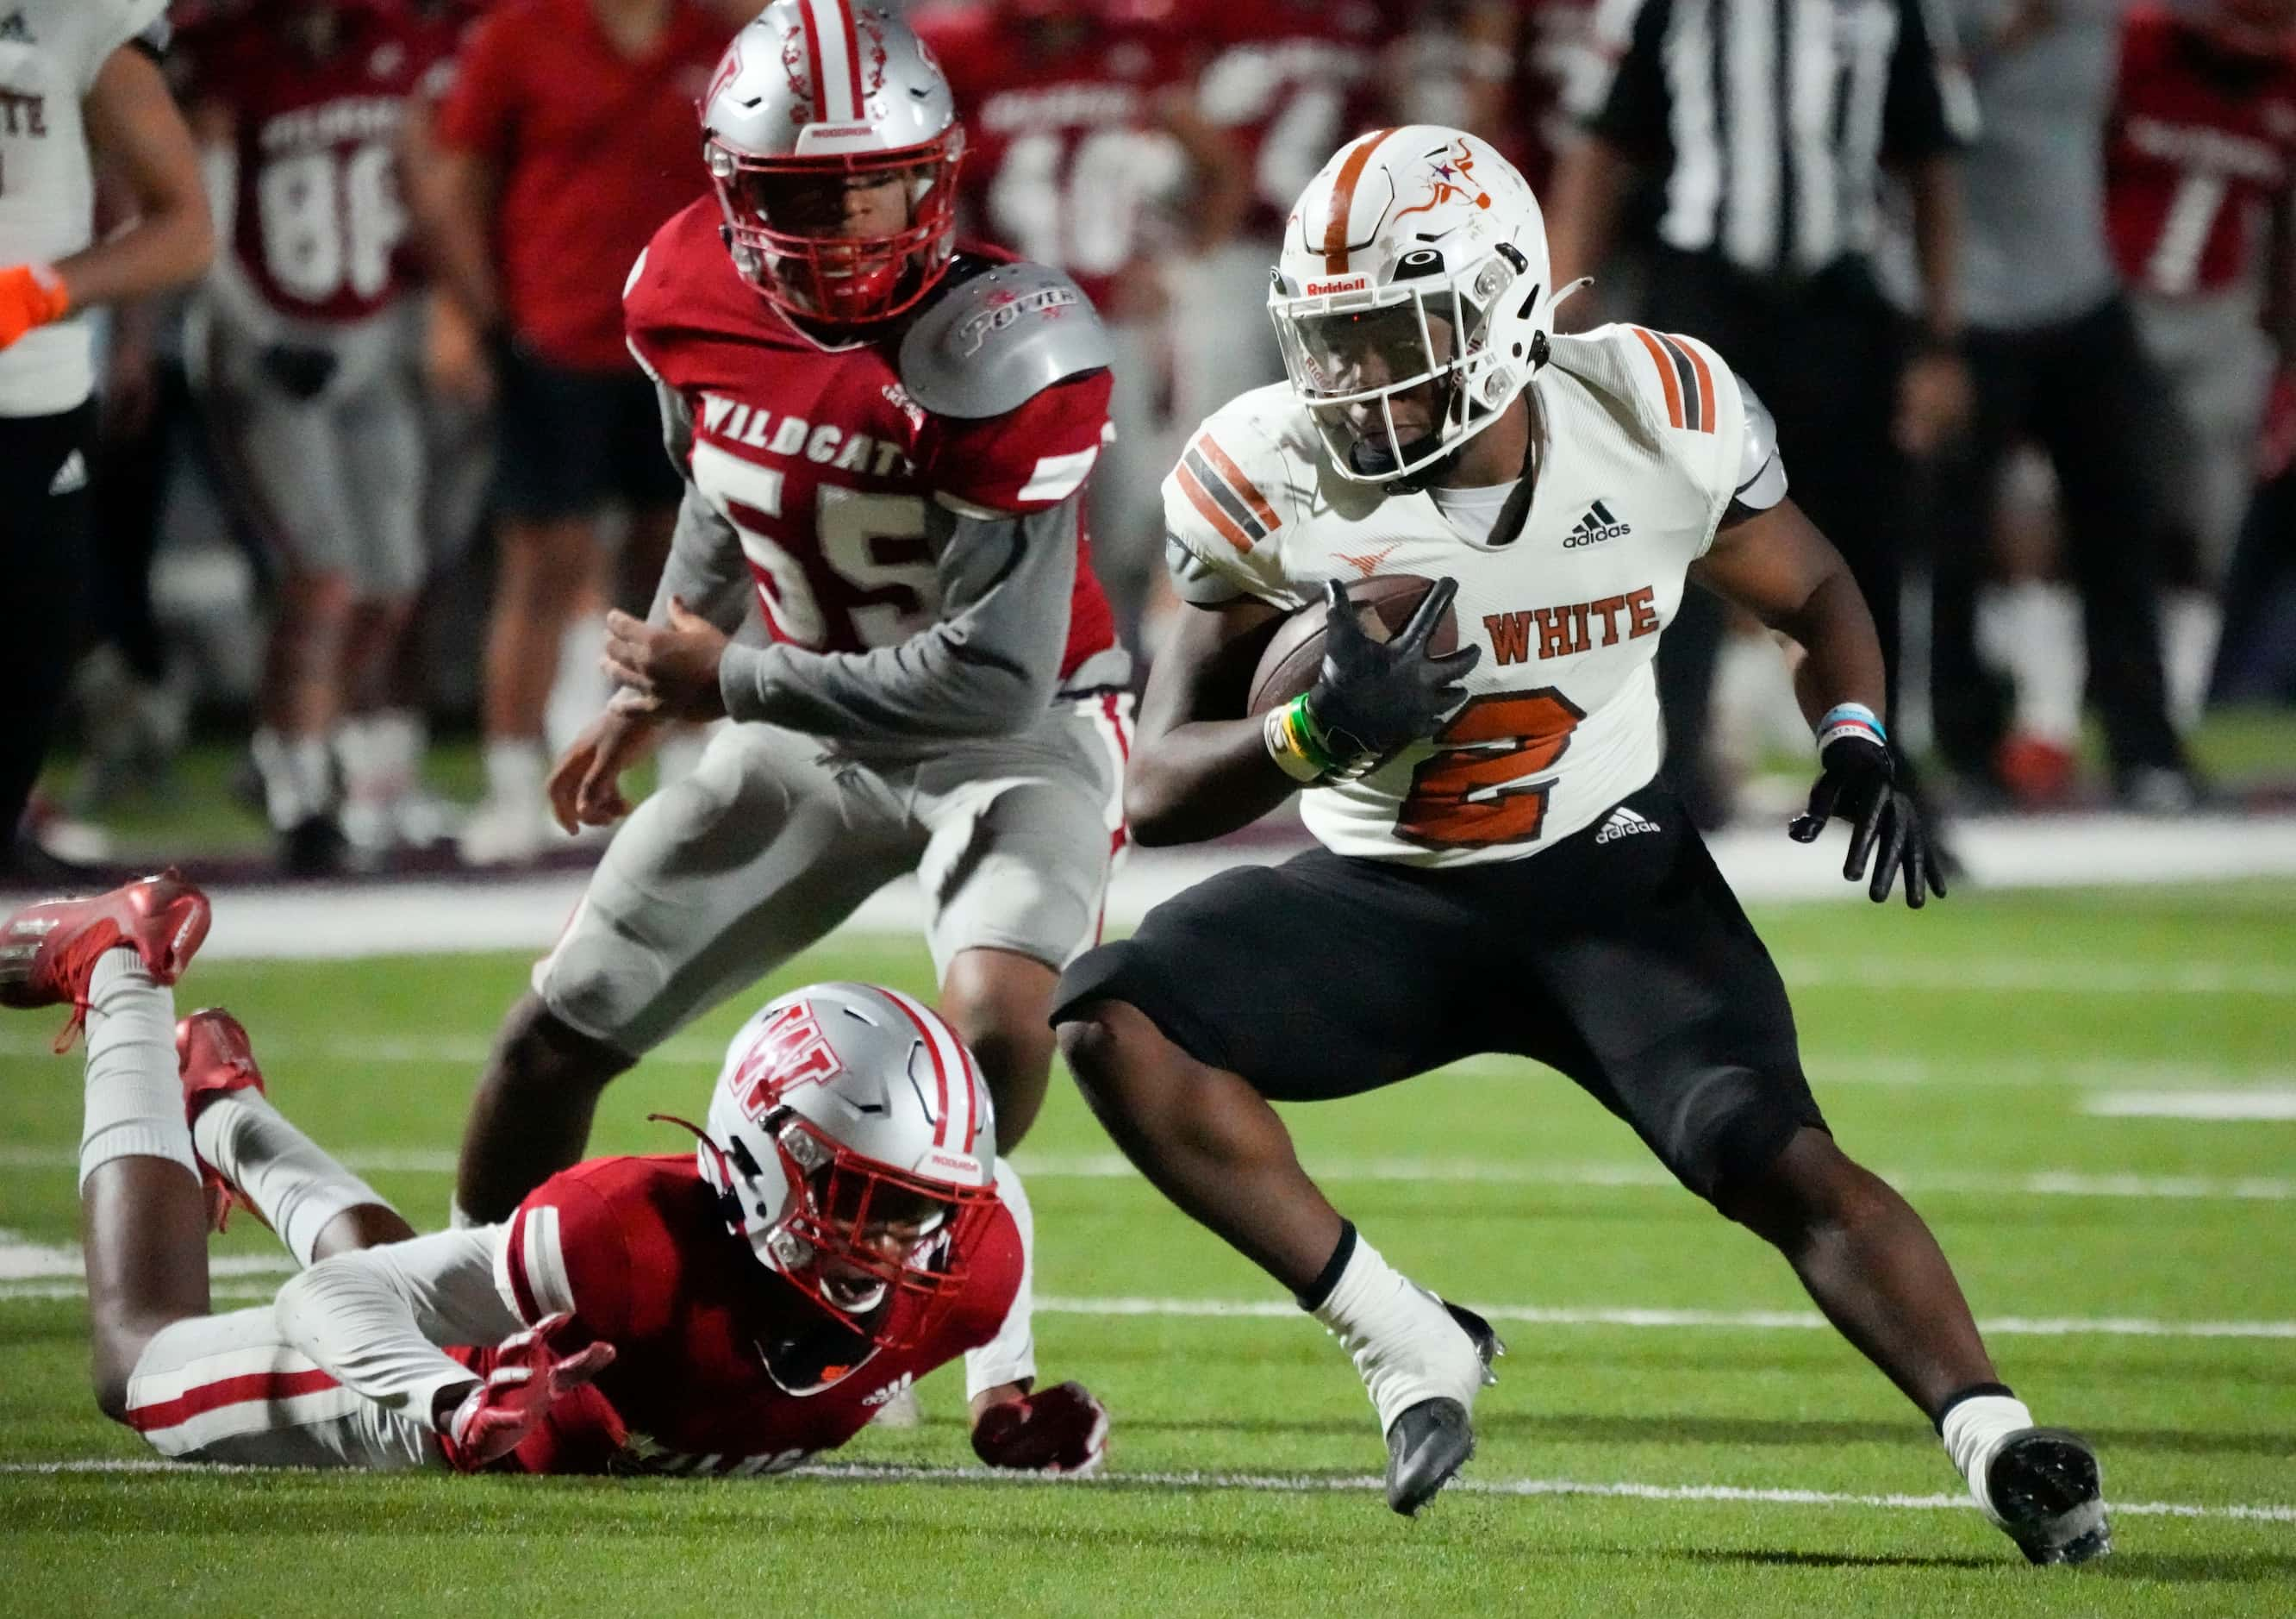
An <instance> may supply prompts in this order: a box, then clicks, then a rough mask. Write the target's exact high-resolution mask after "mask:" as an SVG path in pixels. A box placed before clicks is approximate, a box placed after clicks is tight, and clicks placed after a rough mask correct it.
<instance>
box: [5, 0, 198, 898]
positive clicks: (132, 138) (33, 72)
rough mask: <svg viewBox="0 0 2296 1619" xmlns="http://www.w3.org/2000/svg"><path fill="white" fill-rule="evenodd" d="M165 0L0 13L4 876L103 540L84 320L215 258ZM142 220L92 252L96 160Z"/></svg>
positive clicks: (24, 7)
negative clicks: (176, 89)
mask: <svg viewBox="0 0 2296 1619" xmlns="http://www.w3.org/2000/svg"><path fill="white" fill-rule="evenodd" d="M166 10H167V6H166V4H164V0H19V3H15V4H10V5H8V6H7V7H5V8H4V9H0V576H4V577H5V578H6V579H7V580H8V590H9V599H10V600H11V601H13V602H18V603H21V604H24V605H26V606H28V607H30V608H32V609H33V611H30V612H19V613H16V614H14V615H12V616H13V620H14V621H13V622H12V624H11V626H10V633H9V634H8V635H7V637H4V639H0V690H5V691H6V692H7V693H8V694H9V696H10V699H11V713H10V718H9V722H8V724H7V725H6V726H5V727H0V879H5V878H6V877H7V876H9V875H15V868H16V867H18V866H19V865H20V864H21V865H22V866H23V867H25V869H24V870H23V871H22V873H21V875H27V876H29V875H35V873H36V871H37V857H36V855H35V852H34V851H31V850H29V847H27V848H24V849H21V850H20V849H19V848H18V847H17V844H16V823H17V820H18V818H20V817H21V815H22V813H23V809H24V803H25V801H26V799H28V798H29V796H30V794H31V791H32V783H33V781H34V780H35V779H36V778H37V777H38V775H39V773H40V760H41V756H42V754H43V753H44V752H45V749H46V746H47V740H48V733H49V729H50V727H51V726H52V725H53V722H54V719H55V715H56V713H57V711H58V710H59V709H60V708H61V706H62V699H63V693H64V686H65V683H66V681H67V679H68V678H70V673H71V660H72V658H73V656H74V655H75V654H76V653H78V651H79V645H78V640H79V635H80V629H81V622H82V620H83V618H84V616H85V614H86V602H87V597H88V594H89V589H90V585H91V580H90V579H89V571H90V568H91V565H92V564H91V557H92V555H93V552H94V546H93V545H92V543H91V541H90V538H89V533H88V529H89V523H90V522H91V520H92V509H91V505H90V501H89V495H88V476H87V461H88V457H89V456H91V455H92V454H93V453H94V422H95V407H94V404H93V403H92V402H91V400H90V397H89V396H90V395H91V393H92V392H93V391H94V387H95V363H94V336H93V332H92V328H91V326H90V324H89V322H88V320H87V319H86V311H87V310H89V309H92V308H97V307H99V306H101V305H105V304H116V303H123V302H126V301H127V300H132V299H138V298H145V297H149V296H150V295H151V294H152V293H154V292H165V291H167V290H168V289H169V288H171V287H178V286H182V285H183V284H185V283H186V282H189V281H192V280H194V279H196V278H197V277H198V275H200V273H201V271H202V270H204V269H205V268H206V267H207V265H208V260H209V258H210V257H211V256H212V255H213V253H214V251H215V233H214V228H213V226H212V224H211V223H210V221H209V215H208V208H207V199H206V196H205V194H204V193H202V192H201V189H200V167H199V152H198V149H197V148H196V147H194V146H193V144H192V136H191V131H190V130H188V129H186V128H185V127H184V119H183V115H182V114H181V113H179V112H178V111H176V103H175V102H174V101H173V100H172V99H170V98H169V96H168V83H167V80H166V79H165V78H163V77H162V76H161V74H160V66H159V62H158V61H157V57H158V54H159V52H160V48H161V47H162V46H163V45H164V44H165V43H166V39H167V22H166V21H165V17H164V13H165V12H166ZM98 154H101V156H102V159H103V160H104V163H105V167H106V169H107V171H108V172H110V173H111V174H112V175H114V176H116V177H117V182H118V185H119V192H120V193H121V195H122V197H123V199H124V200H125V201H127V202H128V203H130V204H132V206H133V210H134V213H135V221H134V223H132V224H130V225H128V226H127V227H126V228H125V229H123V230H119V231H117V232H115V233H112V234H110V235H109V236H107V237H105V238H104V239H102V240H98V239H97V236H96V231H95V164H94V158H95V156H96V155H98Z"/></svg>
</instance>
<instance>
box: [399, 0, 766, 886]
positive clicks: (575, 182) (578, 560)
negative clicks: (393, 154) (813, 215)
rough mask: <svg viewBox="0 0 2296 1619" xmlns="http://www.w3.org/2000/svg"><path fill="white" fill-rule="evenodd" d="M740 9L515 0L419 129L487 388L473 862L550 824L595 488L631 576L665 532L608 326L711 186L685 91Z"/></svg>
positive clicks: (597, 598)
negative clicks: (481, 686) (492, 592)
mask: <svg viewBox="0 0 2296 1619" xmlns="http://www.w3.org/2000/svg"><path fill="white" fill-rule="evenodd" d="M750 9H752V8H750V7H749V6H746V5H734V4H728V0H715V3H714V4H709V5H704V4H699V3H697V0H507V3H506V4H501V5H499V6H496V8H495V9H494V10H492V11H491V12H489V13H488V15H487V16H486V18H485V19H484V20H483V21H481V22H480V24H479V25H478V27H477V29H475V30H473V32H472V33H471V37H470V39H469V41H468V44H467V45H466V46H465V48H464V49H463V53H462V58H461V61H460V63H459V65H458V67H457V69H456V73H455V83H454V86H453V87H452V88H451V89H450V90H449V91H448V92H447V99H446V102H445V103H444V104H443V105H442V106H441V107H440V109H439V115H438V118H437V120H436V124H435V127H434V128H433V129H432V131H431V135H432V137H433V139H434V140H435V143H436V145H437V148H438V152H439V160H438V161H437V162H436V163H435V164H433V165H432V166H431V168H430V173H429V174H428V175H426V176H425V177H423V179H422V182H421V183H419V184H418V185H416V187H415V189H414V194H413V197H412V199H411V200H412V201H414V206H415V209H416V210H417V212H418V213H419V214H420V215H422V218H423V223H424V224H425V226H427V228H428V230H429V232H430V238H431V248H432V251H433V254H434V257H435V259H436V260H437V271H438V274H439V279H440V281H441V283H442V284H443V285H444V287H445V289H446V290H447V292H448V294H449V295H450V296H451V297H452V298H454V299H455V300H456V301H457V302H458V303H460V304H461V306H462V308H463V314H464V315H465V316H467V318H468V319H469V321H470V323H471V325H473V326H475V327H476V328H477V329H478V330H479V331H480V332H482V333H486V334H487V337H488V344H487V354H488V357H489V363H490V365H491V366H492V369H493V375H492V377H491V378H490V379H489V381H490V383H491V388H492V391H493V393H494V397H495V399H496V421H497V426H496V435H497V441H496V453H497V458H498V468H497V473H496V491H495V501H496V514H497V515H498V517H499V519H500V522H499V524H498V535H497V539H498V544H499V546H500V548H501V563H500V570H499V573H498V576H497V584H496V601H495V608H494V618H493V621H492V623H491V625H490V626H489V628H488V636H487V649H486V703H485V727H486V736H487V791H488V801H487V804H486V805H485V807H484V808H483V809H481V810H480V813H479V814H478V816H477V817H475V818H473V820H472V822H471V826H469V828H467V829H466V831H465V834H464V837H463V854H464V858H465V859H471V860H472V861H474V862H477V863H495V862H500V861H505V860H518V859H528V858H530V857H531V856H532V855H533V854H535V853H536V852H537V851H539V849H540V848H541V846H542V843H543V840H544V838H545V836H546V835H547V828H548V826H549V824H550V818H549V809H548V806H547V803H546V801H545V798H544V795H543V779H544V776H545V771H546V770H547V768H548V755H547V753H546V752H545V743H544V736H543V728H544V714H545V708H546V707H547V705H548V702H549V696H550V687H551V684H552V681H553V677H554V676H555V674H556V672H557V670H558V667H559V662H560V659H559V651H560V647H561V645H562V641H563V639H564V637H565V634H566V630H567V628H568V626H569V624H570V622H572V621H573V619H574V615H575V614H576V612H578V610H581V609H585V608H587V609H589V610H591V611H596V610H597V609H599V608H600V607H601V606H602V605H603V595H604V592H603V563H602V560H601V542H600V530H599V516H600V514H601V512H602V510H603V508H604V507H605V506H607V505H609V504H612V503H619V504H621V505H625V506H626V507H627V510H628V513H629V519H630V528H629V533H628V538H627V540H626V542H625V546H624V555H626V556H627V558H628V559H629V562H630V570H631V573H632V576H633V577H636V576H637V575H638V574H639V573H641V572H643V573H644V581H645V583H646V584H647V585H648V586H650V585H651V582H652V578H653V573H652V571H648V570H649V566H650V564H658V563H660V559H661V557H662V556H663V555H665V554H666V552H667V549H668V538H669V530H670V527H671V525H672V523H673V522H674V521H675V518H676V505H677V493H678V484H677V480H676V475H675V473H673V472H672V471H671V469H670V466H669V464H668V460H667V459H666V458H665V457H664V456H663V455H662V453H661V447H660V435H659V432H658V431H657V429H656V426H655V411H654V399H653V390H652V386H651V385H650V384H649V383H648V382H646V380H645V378H644V374H642V373H640V372H639V370H638V369H637V367H636V366H635V364H634V363H633V362H632V360H631V358H630V357H629V353H628V351H627V349H625V348H624V347H623V345H622V312H621V290H622V283H623V281H624V280H625V279H626V278H627V275H628V274H629V269H630V266H631V265H632V264H633V263H634V262H635V260H636V259H637V256H638V253H639V251H641V250H643V249H644V246H645V244H646V242H647V241H648V240H649V239H650V238H651V237H652V234H653V232H654V229H655V227H656V226H659V225H660V223H661V222H662V220H663V219H665V218H668V216H669V215H671V214H673V213H675V212H676V211H677V210H679V209H681V208H683V207H684V206H685V204H686V203H688V202H690V201H693V198H694V197H695V196H696V195H698V194H700V193H701V192H702V191H703V190H705V189H706V188H707V185H708V183H709V181H708V176H707V174H706V173H705V171H704V170H703V168H702V165H701V149H700V146H699V145H698V144H697V143H696V142H695V140H694V136H693V104H694V102H695V100H696V99H697V98H698V97H699V96H700V95H701V93H702V91H703V90H704V89H705V88H706V87H707V86H708V84H709V74H710V71H711V70H712V69H713V68H714V67H715V66H716V65H717V58H718V55H719V54H720V53H722V52H723V51H724V50H725V48H726V43H727V41H728V40H730V39H731V38H732V37H733V34H734V28H735V27H736V26H737V24H738V22H739V21H742V20H743V19H744V18H746V16H747V14H748V12H749V11H750ZM734 12H741V16H739V17H737V16H734V14H733V13H734ZM585 662H587V659H585ZM587 707H588V708H590V709H594V707H595V704H594V703H592V704H589V705H587Z"/></svg>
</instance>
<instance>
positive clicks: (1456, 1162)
mask: <svg viewBox="0 0 2296 1619" xmlns="http://www.w3.org/2000/svg"><path fill="white" fill-rule="evenodd" d="M2188 1116H2194V1117H2200V1116H2220V1115H2198V1114H2195V1115H2188ZM2245 1116H2250V1117H2265V1116H2267V1115H2264V1114H2251V1115H2245ZM2271 1116H2277V1115H2271ZM78 1161H79V1160H78V1155H76V1154H74V1152H73V1151H72V1149H71V1148H70V1147H68V1146H0V1171H7V1170H64V1169H70V1168H72V1167H73V1166H74V1165H75V1164H77V1163H78ZM341 1163H342V1164H343V1167H344V1168H346V1169H348V1170H349V1171H352V1172H353V1173H354V1174H360V1175H377V1174H386V1175H387V1174H417V1175H451V1174H453V1173H454V1172H455V1149H454V1148H453V1147H443V1146H442V1147H388V1146H376V1147H352V1148H350V1149H349V1150H348V1151H347V1152H345V1153H344V1154H343V1155H342V1157H341ZM1014 1165H1015V1167H1016V1168H1018V1169H1020V1170H1021V1171H1022V1172H1024V1173H1025V1174H1026V1175H1027V1176H1028V1177H1029V1179H1032V1180H1136V1179H1139V1173H1140V1172H1139V1171H1137V1170H1136V1169H1135V1168H1133V1166H1132V1165H1131V1163H1129V1162H1128V1161H1127V1160H1126V1159H1125V1158H1124V1157H1122V1156H1121V1155H1119V1154H1116V1153H1072V1154H1059V1153H1051V1154H1042V1155H1038V1154H1031V1153H1023V1154H1022V1155H1021V1156H1020V1157H1019V1158H1017V1159H1015V1160H1014ZM1308 1170H1309V1171H1311V1172H1312V1173H1314V1174H1315V1175H1316V1177H1317V1178H1318V1179H1323V1180H1333V1181H1367V1182H1373V1183H1379V1182H1402V1183H1406V1184H1410V1185H1421V1186H1423V1185H1428V1184H1431V1183H1439V1182H1440V1183H1449V1184H1453V1185H1460V1186H1466V1185H1480V1186H1567V1187H1593V1188H1603V1187H1621V1188H1670V1187H1672V1186H1674V1185H1675V1184H1676V1182H1675V1179H1674V1177H1673V1176H1672V1175H1670V1174H1669V1173H1668V1172H1667V1171H1666V1170H1665V1169H1664V1168H1663V1167H1661V1165H1660V1164H1658V1163H1654V1162H1648V1161H1641V1160H1636V1161H1629V1162H1625V1163H1496V1162H1489V1161H1485V1160H1478V1159H1472V1158H1322V1157H1317V1156H1316V1155H1313V1154H1310V1155H1308ZM1875 1172H1876V1173H1878V1174H1879V1175H1881V1177H1882V1179H1885V1180H1887V1181H1889V1182H1890V1185H1892V1186H1894V1187H1896V1188H1898V1190H1899V1191H1902V1192H1910V1193H1914V1194H1916V1195H1923V1196H1957V1195H1967V1196H1978V1197H2008V1196H2026V1197H2110V1198H2123V1199H2135V1200H2137V1201H2150V1200H2160V1201H2164V1202H2174V1203H2185V1202H2219V1201H2221V1202H2236V1203H2287V1202H2290V1201H2292V1200H2296V1178H2291V1177H2288V1176H2283V1175H2240V1176H2229V1175H2135V1174H2110V1175H2093V1174H2087V1173H2085V1172H2083V1171H2079V1170H2034V1171H2026V1172H2024V1173H2022V1174H2007V1175H1995V1174H1986V1173H1982V1172H1972V1171H1955V1170H1901V1169H1893V1168H1890V1167H1887V1166H1885V1167H1883V1168H1882V1169H1880V1170H1878V1171H1875ZM7 1238H8V1233H6V1232H4V1231H0V1253H4V1245H5V1243H6V1241H7ZM225 1263H229V1262H228V1261H226V1262H225ZM77 1270H78V1262H77V1261H75V1262H73V1264H72V1265H71V1266H70V1267H69V1268H68V1270H66V1271H63V1272H59V1274H73V1273H77ZM7 1275H8V1271H7V1270H6V1268H5V1261H4V1258H0V1278H5V1277H6V1276H7Z"/></svg>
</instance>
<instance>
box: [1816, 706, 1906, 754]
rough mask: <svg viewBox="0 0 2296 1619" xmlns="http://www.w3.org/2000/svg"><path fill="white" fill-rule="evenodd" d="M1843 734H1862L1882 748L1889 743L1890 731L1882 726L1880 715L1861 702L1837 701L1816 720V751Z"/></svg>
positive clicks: (1822, 750) (1822, 749)
mask: <svg viewBox="0 0 2296 1619" xmlns="http://www.w3.org/2000/svg"><path fill="white" fill-rule="evenodd" d="M1844 736H1863V737H1866V739H1867V740H1869V741H1871V742H1873V743H1874V744H1878V745H1879V746H1882V747H1884V748H1886V747H1888V746H1889V745H1890V733H1889V732H1888V731H1887V730H1885V729H1883V728H1882V717H1881V716H1880V715H1879V714H1876V713H1875V712H1874V711H1873V710H1872V709H1869V708H1867V707H1866V705H1865V704H1864V703H1835V704H1834V705H1833V707H1832V708H1830V709H1828V710H1826V711H1825V718H1823V719H1820V720H1819V721H1818V722H1817V751H1818V752H1821V753H1823V752H1825V750H1826V749H1827V748H1828V747H1829V746H1831V745H1832V744H1834V743H1836V742H1839V741H1840V740H1841V738H1843V737H1844Z"/></svg>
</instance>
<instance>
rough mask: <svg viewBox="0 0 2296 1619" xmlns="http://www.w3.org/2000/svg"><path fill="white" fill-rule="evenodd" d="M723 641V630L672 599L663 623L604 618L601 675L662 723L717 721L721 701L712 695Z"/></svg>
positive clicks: (720, 716) (723, 702)
mask: <svg viewBox="0 0 2296 1619" xmlns="http://www.w3.org/2000/svg"><path fill="white" fill-rule="evenodd" d="M725 655H726V632H725V631H724V630H722V629H718V628H717V625H715V624H712V623H711V622H710V621H709V620H707V619H705V618H702V617H701V616H700V615H699V614H697V613H695V612H693V610H692V609H690V608H689V607H687V606H686V604H685V600H684V599H683V598H682V597H679V596H671V597H670V598H669V622H668V623H667V624H649V623H647V622H646V621H645V620H644V619H635V618H632V617H631V616H630V615H629V614H628V613H627V612H619V611H617V612H610V613H608V614H607V615H606V655H605V659H604V664H605V670H606V672H607V673H608V674H610V675H611V676H613V678H615V679H617V680H619V681H620V682H621V683H622V684H623V686H626V687H627V688H628V689H629V690H631V691H634V692H635V693H637V694H639V695H640V696H641V697H644V698H647V699H649V700H651V702H652V708H653V711H655V712H656V713H659V714H661V715H663V716H664V717H666V718H668V719H723V718H724V717H725V714H726V700H725V698H724V697H723V696H721V695H720V694H719V693H718V690H717V664H718V662H719V661H720V660H721V659H723V658H724V657H725Z"/></svg>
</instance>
